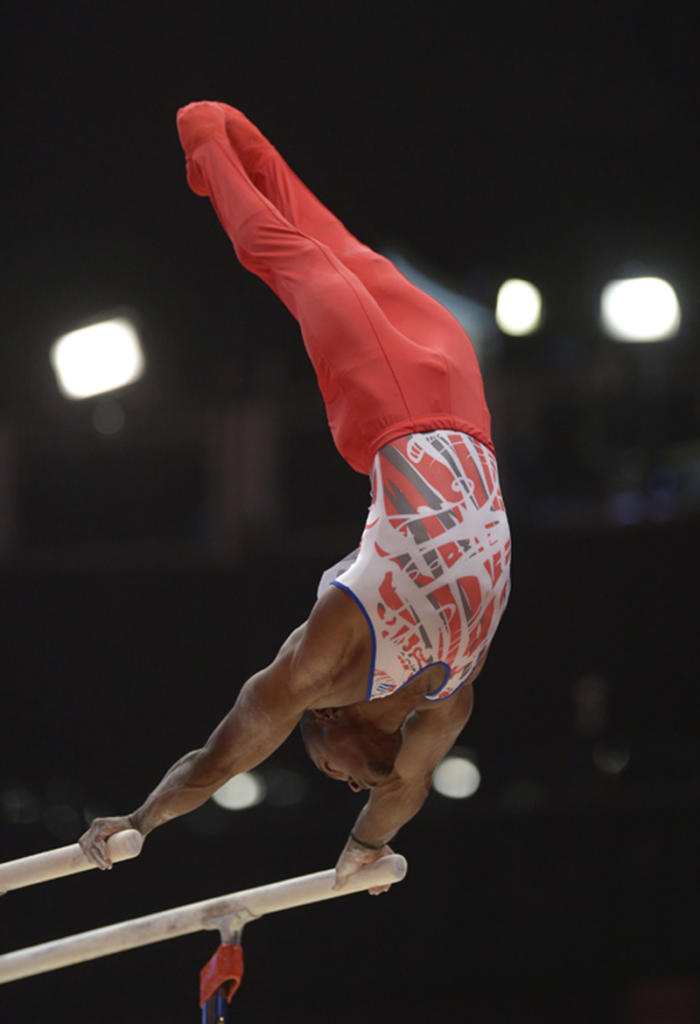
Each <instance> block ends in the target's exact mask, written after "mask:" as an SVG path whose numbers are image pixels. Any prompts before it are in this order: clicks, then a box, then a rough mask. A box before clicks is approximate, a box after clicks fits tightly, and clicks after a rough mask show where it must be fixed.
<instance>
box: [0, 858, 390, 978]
mask: <svg viewBox="0 0 700 1024" xmlns="http://www.w3.org/2000/svg"><path fill="white" fill-rule="evenodd" d="M406 867H407V865H406V860H405V858H404V857H401V856H400V855H398V854H392V855H391V856H387V857H380V858H379V860H376V861H374V863H373V864H368V865H367V866H366V867H364V868H362V870H361V871H358V872H357V873H356V874H354V875H351V876H350V878H349V879H348V880H347V882H346V884H345V885H344V886H343V888H342V889H334V888H333V885H334V883H335V871H334V870H330V871H317V872H316V873H315V874H313V875H302V876H300V877H299V878H288V879H286V880H285V881H283V882H273V883H272V884H271V885H261V886H258V888H256V889H244V890H243V891H242V892H234V893H231V894H230V895H229V896H219V897H216V898H214V899H210V900H202V901H201V902H200V903H189V904H187V905H186V906H184V907H175V908H173V909H172V910H163V911H160V913H157V914H149V915H148V916H147V917H137V918H134V919H133V920H131V921H122V922H121V923H120V924H112V925H108V926H107V927H106V928H96V929H95V930H94V931H90V932H82V933H81V934H79V935H70V936H68V937H67V938H65V939H56V940H55V941H54V942H44V943H42V944H41V945H40V946H30V947H29V948H27V949H18V950H16V951H15V952H14V953H6V954H5V955H4V956H0V984H2V983H4V982H6V981H17V980H18V979H19V978H28V977H31V976H32V975H35V974H45V973H46V972H47V971H55V970H57V969H58V968H59V967H68V966H69V965H70V964H78V963H83V961H85V960H96V959H97V958H98V957H101V956H109V955H110V954H112V953H121V952H123V951H124V950H127V949H134V948H135V947H136V946H147V945H149V944H150V943H152V942H161V941H162V940H164V939H175V938H177V937H178V936H180V935H189V934H190V933H191V932H198V931H202V930H205V929H214V928H218V927H219V923H220V921H221V920H222V919H223V918H226V917H229V916H231V915H237V914H241V915H242V917H243V918H244V919H245V918H248V919H250V918H254V917H261V916H262V915H263V914H270V913H273V912H274V911H277V910H289V909H290V908H291V907H300V906H303V905H304V904H306V903H318V902H319V901H320V900H330V899H335V898H336V897H338V896H349V895H350V894H351V893H355V892H362V891H363V890H365V889H370V888H372V887H374V886H382V885H390V884H392V883H393V882H400V881H401V879H402V878H404V877H405V875H406Z"/></svg>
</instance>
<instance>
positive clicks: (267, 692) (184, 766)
mask: <svg viewBox="0 0 700 1024" xmlns="http://www.w3.org/2000/svg"><path fill="white" fill-rule="evenodd" d="M329 590H330V591H336V595H334V594H333V593H332V592H331V593H329V597H328V599H322V600H321V601H319V602H317V604H316V605H315V607H314V609H313V612H312V613H311V616H310V617H309V620H308V622H306V623H305V624H304V625H303V626H300V627H299V628H298V629H296V630H295V631H294V632H293V633H292V635H291V636H290V637H289V638H288V639H287V641H286V642H285V643H284V644H283V646H282V648H281V649H280V651H279V653H278V655H277V657H276V658H275V660H274V661H273V662H272V664H271V665H269V666H268V667H267V668H265V669H263V670H262V671H261V672H258V673H256V675H254V676H252V677H251V678H250V679H249V680H248V681H247V682H246V683H245V685H244V686H243V688H242V689H241V691H240V693H239V695H238V698H237V700H236V702H235V704H234V705H233V707H232V708H231V710H230V711H229V712H228V714H227V715H226V716H225V718H223V719H222V721H221V722H220V723H219V725H218V726H217V727H216V729H215V730H214V731H213V733H212V734H211V736H210V737H209V739H208V740H207V742H206V743H205V745H204V746H203V747H201V748H200V749H199V750H193V751H191V752H190V753H189V754H185V755H184V757H181V758H180V759H179V760H178V761H176V762H175V764H174V765H173V766H172V767H171V768H170V769H169V770H168V771H167V772H166V774H165V776H164V777H163V779H162V780H161V782H160V783H159V784H158V785H157V786H156V788H155V789H154V790H153V792H152V793H151V794H150V795H149V796H148V797H147V799H146V800H145V801H144V803H143V804H142V805H141V806H140V807H139V808H138V809H137V810H135V811H134V812H133V813H131V814H129V815H124V816H118V817H109V818H96V819H95V820H94V821H93V822H92V824H91V825H90V828H89V829H88V830H87V831H86V832H85V833H84V834H83V835H82V836H81V837H80V840H79V842H80V846H81V847H82V849H83V852H84V853H85V854H86V856H88V857H89V858H90V859H91V860H92V861H93V862H94V863H95V864H96V865H97V866H98V867H100V868H102V869H105V868H110V867H111V862H110V858H109V853H108V851H107V844H106V840H107V839H108V837H109V836H110V835H113V834H114V833H115V832H120V831H122V829H125V828H136V829H138V830H139V832H141V834H142V835H144V836H146V835H148V833H149V832H151V831H152V830H153V829H154V828H156V827H157V826H158V825H163V824H164V823H165V822H167V821H170V819H171V818H175V817H177V816H178V815H181V814H186V813H187V812H188V811H192V810H194V809H195V808H197V807H199V806H200V805H201V804H203V803H204V802H205V801H206V800H208V799H209V797H210V796H211V795H212V794H213V793H214V792H216V790H217V789H218V788H219V787H220V786H222V785H223V783H224V782H226V781H227V780H228V779H230V778H231V777H232V776H233V775H238V774H239V773H240V772H244V771H247V770H249V769H251V768H254V767H255V766H256V765H258V764H260V763H261V762H262V761H264V760H265V759H266V758H267V757H269V756H270V754H272V753H273V752H274V751H275V750H276V749H277V748H278V747H279V746H280V745H281V744H282V743H283V742H284V740H285V739H286V738H287V737H288V736H289V734H290V733H291V732H292V731H293V729H294V727H295V726H296V725H297V723H298V722H299V719H300V718H301V716H302V714H303V713H304V711H306V710H307V709H308V708H309V707H313V706H317V705H318V704H319V702H320V703H324V701H325V700H327V701H328V702H329V703H332V702H333V699H334V698H337V695H338V688H339V686H340V688H341V689H342V687H343V680H344V678H345V676H346V675H347V672H346V669H347V667H348V666H349V665H352V663H353V662H354V661H355V660H356V658H357V643H359V642H360V639H361V636H362V634H361V631H360V630H359V629H358V628H357V627H358V624H357V619H356V616H355V614H354V612H353V609H352V607H351V603H350V602H348V601H347V599H346V600H345V601H342V600H338V598H339V597H340V598H343V597H345V595H343V594H342V593H341V592H340V591H337V589H336V588H329Z"/></svg>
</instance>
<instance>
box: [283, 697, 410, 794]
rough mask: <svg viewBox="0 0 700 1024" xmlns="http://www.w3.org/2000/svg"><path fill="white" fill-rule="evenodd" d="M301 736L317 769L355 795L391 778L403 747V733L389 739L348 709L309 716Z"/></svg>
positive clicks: (303, 725)
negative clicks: (358, 718)
mask: <svg viewBox="0 0 700 1024" xmlns="http://www.w3.org/2000/svg"><path fill="white" fill-rule="evenodd" d="M302 736H303V738H304V744H305V745H306V750H307V752H308V754H309V757H310V758H311V760H312V761H313V762H314V764H315V765H316V767H317V768H320V770H321V771H322V772H323V773H324V774H325V775H328V777H329V778H331V779H338V780H339V781H340V782H346V783H347V784H348V786H350V789H352V790H353V792H355V793H357V792H359V791H360V790H361V789H374V788H375V786H379V785H380V784H381V783H382V782H384V781H385V780H386V779H387V778H388V777H389V776H390V775H391V773H392V771H393V768H394V761H395V760H396V755H397V754H398V752H399V748H400V746H401V733H400V732H395V733H392V734H389V735H387V733H384V732H381V731H380V730H379V729H377V728H376V727H375V726H374V725H372V724H371V723H369V722H363V721H359V722H358V721H357V720H355V719H354V718H353V717H352V715H351V713H349V712H348V711H347V710H346V709H345V708H337V709H335V708H333V709H331V708H324V709H323V710H321V711H309V712H307V714H306V715H305V716H304V719H303V721H302Z"/></svg>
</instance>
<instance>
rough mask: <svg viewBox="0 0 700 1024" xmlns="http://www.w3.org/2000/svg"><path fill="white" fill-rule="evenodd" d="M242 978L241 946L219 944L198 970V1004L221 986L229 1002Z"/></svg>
mask: <svg viewBox="0 0 700 1024" xmlns="http://www.w3.org/2000/svg"><path fill="white" fill-rule="evenodd" d="M242 978H243V946H233V945H228V944H226V945H221V946H219V948H218V949H217V951H216V953H214V956H213V957H212V958H211V960H210V961H209V962H208V963H207V964H205V965H204V967H203V968H202V969H201V971H200V972H199V1005H200V1008H201V1007H203V1006H204V1004H205V1003H206V1002H207V1000H208V999H211V997H212V996H213V995H215V994H216V992H217V991H218V990H219V989H220V988H221V989H223V993H224V995H225V996H226V1000H227V1002H229V1003H230V1002H231V1000H232V999H233V997H234V995H235V994H236V991H237V989H238V986H239V985H240V983H241V980H242Z"/></svg>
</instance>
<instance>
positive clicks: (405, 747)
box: [336, 683, 474, 895]
mask: <svg viewBox="0 0 700 1024" xmlns="http://www.w3.org/2000/svg"><path fill="white" fill-rule="evenodd" d="M473 706H474V690H473V687H472V685H471V683H468V684H466V685H465V686H463V687H462V688H461V690H458V691H457V693H456V694H454V696H452V697H449V698H448V699H447V700H445V701H441V702H439V703H436V704H435V705H434V706H432V707H430V708H426V709H417V710H415V711H413V712H412V713H411V714H410V715H409V716H408V717H407V719H406V721H405V722H404V725H403V728H402V743H401V749H400V751H399V754H398V757H397V758H396V763H395V765H394V770H393V772H392V773H391V775H390V776H389V778H388V779H387V780H386V782H383V783H382V784H381V785H379V786H377V787H375V788H374V789H372V790H371V792H370V795H369V798H368V800H367V803H366V804H365V806H364V807H363V809H362V810H361V811H360V814H359V816H358V818H357V821H356V822H355V825H354V827H353V829H352V831H351V833H350V837H349V839H348V841H347V843H346V844H345V848H344V849H343V852H342V853H341V855H340V858H339V860H338V863H337V864H336V885H337V887H342V885H343V884H344V883H345V881H346V880H347V878H348V876H349V875H351V874H353V872H355V871H357V870H358V868H359V867H361V866H362V864H367V863H370V862H371V861H373V860H376V859H377V858H378V857H380V856H383V855H384V854H385V853H391V852H392V851H391V849H390V848H389V846H388V844H389V842H390V841H391V840H392V839H393V837H394V836H395V835H396V833H397V832H398V831H399V829H400V828H401V827H402V826H403V825H405V824H406V822H408V821H410V819H411V818H413V816H414V815H415V814H417V813H418V811H419V810H420V809H421V807H422V806H423V804H424V803H425V800H426V798H427V796H428V793H429V791H430V783H431V780H432V777H433V772H434V771H435V768H436V767H437V765H438V763H439V762H440V761H441V760H442V758H443V757H444V756H445V754H447V752H448V751H449V750H451V749H452V746H453V745H454V743H455V740H456V739H457V737H458V736H459V734H460V732H461V731H462V729H463V728H464V726H465V725H466V724H467V722H468V721H469V717H470V715H471V712H472V708H473ZM382 891H384V890H383V889H376V890H375V889H370V893H372V894H373V895H375V894H376V893H377V892H382Z"/></svg>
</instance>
